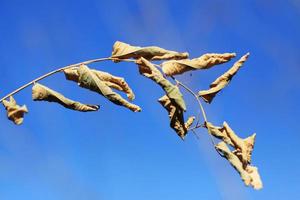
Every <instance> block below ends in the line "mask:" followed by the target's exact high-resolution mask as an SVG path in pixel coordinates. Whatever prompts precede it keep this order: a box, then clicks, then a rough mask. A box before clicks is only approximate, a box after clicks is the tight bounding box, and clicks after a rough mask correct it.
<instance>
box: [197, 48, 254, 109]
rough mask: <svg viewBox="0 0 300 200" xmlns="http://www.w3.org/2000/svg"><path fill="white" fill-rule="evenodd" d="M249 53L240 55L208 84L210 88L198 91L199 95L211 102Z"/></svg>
mask: <svg viewBox="0 0 300 200" xmlns="http://www.w3.org/2000/svg"><path fill="white" fill-rule="evenodd" d="M249 55H250V54H249V53H247V54H245V55H244V56H242V57H241V58H240V59H239V60H238V61H237V62H235V63H234V65H233V66H232V67H231V68H230V69H229V70H228V71H227V72H225V73H224V74H223V75H222V76H220V77H218V78H217V79H216V80H215V81H214V82H212V83H211V84H210V86H209V87H210V89H208V90H202V91H200V92H199V96H200V97H201V98H202V99H203V100H204V101H205V102H207V103H211V102H212V100H213V98H214V97H215V96H216V94H217V93H218V92H220V91H221V90H222V89H223V88H225V87H226V86H227V85H228V84H229V83H230V81H231V79H232V78H233V76H234V75H235V74H236V73H237V72H238V70H239V69H240V68H241V67H242V66H243V64H244V62H246V60H247V59H248V57H249Z"/></svg>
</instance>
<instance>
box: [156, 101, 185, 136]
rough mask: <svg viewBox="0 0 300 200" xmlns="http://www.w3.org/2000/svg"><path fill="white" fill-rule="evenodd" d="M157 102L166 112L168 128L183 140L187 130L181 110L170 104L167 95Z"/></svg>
mask: <svg viewBox="0 0 300 200" xmlns="http://www.w3.org/2000/svg"><path fill="white" fill-rule="evenodd" d="M158 102H159V103H160V104H161V105H162V106H163V107H164V108H165V109H166V110H167V111H168V113H169V118H170V127H171V128H172V129H174V130H175V131H176V133H177V135H178V136H179V137H180V138H181V139H184V138H185V135H186V134H187V132H188V130H187V128H186V126H185V123H184V118H183V110H182V109H181V108H180V107H179V106H178V105H177V104H174V103H172V101H171V100H170V98H169V97H168V96H167V95H164V96H163V97H161V98H160V99H159V100H158Z"/></svg>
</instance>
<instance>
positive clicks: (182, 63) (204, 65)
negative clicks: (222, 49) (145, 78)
mask: <svg viewBox="0 0 300 200" xmlns="http://www.w3.org/2000/svg"><path fill="white" fill-rule="evenodd" d="M235 56H236V55H235V53H224V54H216V53H208V54H204V55H202V56H200V57H199V58H194V59H191V60H190V59H184V60H171V61H166V62H163V63H162V70H163V72H164V73H165V74H166V75H167V76H173V75H178V74H182V73H184V72H187V71H190V70H197V69H209V68H211V67H212V66H214V65H218V64H222V63H225V62H228V61H230V60H231V59H232V58H234V57H235Z"/></svg>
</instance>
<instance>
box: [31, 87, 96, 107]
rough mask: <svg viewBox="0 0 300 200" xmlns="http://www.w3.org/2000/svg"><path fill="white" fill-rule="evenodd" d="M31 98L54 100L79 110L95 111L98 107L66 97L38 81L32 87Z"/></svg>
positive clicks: (35, 99)
mask: <svg viewBox="0 0 300 200" xmlns="http://www.w3.org/2000/svg"><path fill="white" fill-rule="evenodd" d="M32 99H33V100H34V101H48V102H56V103H59V104H60V105H62V106H64V107H65V108H69V109H72V110H77V111H81V112H88V111H97V110H98V109H99V106H97V105H89V104H82V103H80V102H77V101H73V100H71V99H68V98H66V97H64V96H63V95H62V94H60V93H58V92H56V91H54V90H52V89H50V88H48V87H46V86H44V85H41V84H39V83H36V84H34V86H33V87H32Z"/></svg>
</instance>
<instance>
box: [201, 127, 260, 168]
mask: <svg viewBox="0 0 300 200" xmlns="http://www.w3.org/2000/svg"><path fill="white" fill-rule="evenodd" d="M205 126H206V128H207V129H208V132H209V133H210V134H211V135H213V136H214V137H216V138H218V139H221V140H222V141H224V142H225V143H226V144H228V145H230V146H232V147H233V148H234V149H235V151H234V153H235V154H236V155H237V156H238V157H239V158H240V160H241V162H242V163H243V165H244V166H246V165H248V164H250V163H251V155H252V151H253V148H254V143H255V136H256V134H255V133H254V134H252V135H251V136H250V137H247V138H246V139H242V138H240V137H239V136H237V135H236V134H235V132H234V131H233V130H232V129H231V128H230V127H229V125H228V124H227V123H226V122H224V123H223V127H218V126H214V125H213V124H212V123H210V122H206V123H205Z"/></svg>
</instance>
